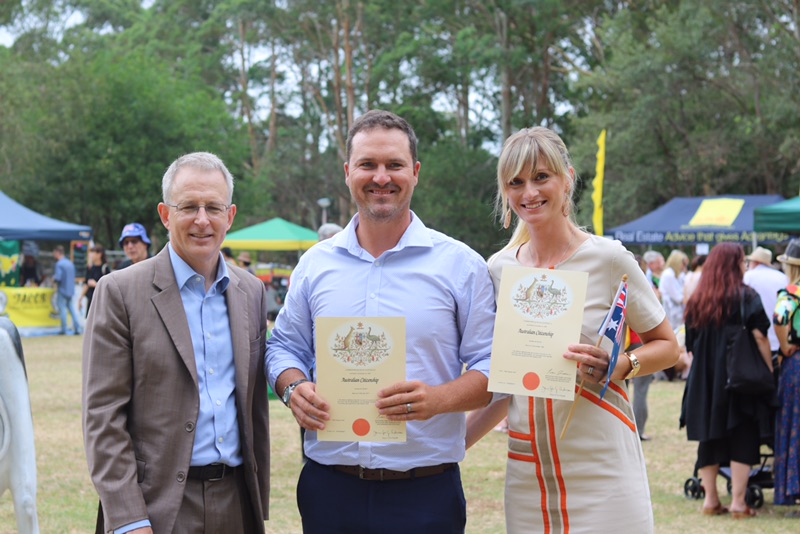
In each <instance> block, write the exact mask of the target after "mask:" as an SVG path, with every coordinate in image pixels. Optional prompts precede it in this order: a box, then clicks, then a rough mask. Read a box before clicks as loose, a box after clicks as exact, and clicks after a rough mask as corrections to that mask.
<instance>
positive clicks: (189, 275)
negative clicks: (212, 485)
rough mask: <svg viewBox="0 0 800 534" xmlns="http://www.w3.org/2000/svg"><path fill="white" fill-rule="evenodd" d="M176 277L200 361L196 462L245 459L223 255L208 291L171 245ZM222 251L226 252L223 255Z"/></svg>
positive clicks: (227, 277) (226, 272)
mask: <svg viewBox="0 0 800 534" xmlns="http://www.w3.org/2000/svg"><path fill="white" fill-rule="evenodd" d="M168 246H169V257H170V260H172V269H173V270H174V271H175V280H176V281H177V283H178V287H179V288H180V290H181V299H182V300H183V309H184V311H185V312H186V319H187V320H188V321H189V330H190V331H191V333H192V346H193V347H194V360H195V363H196V364H197V380H198V391H199V395H200V413H199V415H198V417H197V425H196V426H195V437H194V448H193V449H192V465H208V464H212V463H223V464H227V465H231V466H237V465H241V463H242V454H241V450H240V446H239V423H238V422H237V420H236V398H235V395H234V393H235V391H234V390H235V387H236V370H235V367H234V364H233V340H232V339H231V324H230V320H229V318H228V305H227V303H226V302H225V290H227V289H228V284H229V283H230V277H229V276H228V267H227V265H226V264H225V261H224V260H220V262H219V264H218V265H219V266H218V267H217V278H216V279H215V280H214V283H213V284H212V286H211V288H210V289H209V290H208V293H206V291H205V284H206V280H205V278H204V277H203V276H201V275H199V274H197V273H196V272H195V271H194V269H192V268H191V267H189V264H187V263H186V262H185V261H183V260H182V259H181V257H180V256H178V254H177V253H176V252H175V250H174V249H173V248H172V243H170V244H169V245H168ZM220 257H221V255H220Z"/></svg>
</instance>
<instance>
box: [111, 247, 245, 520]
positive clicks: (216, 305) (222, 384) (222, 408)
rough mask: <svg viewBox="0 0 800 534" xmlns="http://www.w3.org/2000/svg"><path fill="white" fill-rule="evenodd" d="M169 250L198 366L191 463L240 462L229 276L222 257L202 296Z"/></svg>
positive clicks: (199, 280) (200, 281) (200, 285)
mask: <svg viewBox="0 0 800 534" xmlns="http://www.w3.org/2000/svg"><path fill="white" fill-rule="evenodd" d="M167 246H168V247H169V258H170V260H171V261H172V270H173V271H174V272H175V280H176V282H177V283H178V287H179V288H180V291H181V300H182V301H183V309H184V311H185V312H186V319H187V321H188V322H189V331H190V332H191V333H192V347H194V360H195V363H196V365H197V381H198V394H199V396H200V412H199V414H198V417H197V424H196V425H195V437H194V448H193V449H192V462H191V463H192V465H208V464H212V463H223V464H227V465H231V466H237V465H241V464H242V453H241V449H240V445H239V423H238V421H237V419H236V398H235V391H234V389H235V386H236V369H235V367H234V363H233V339H232V338H231V325H230V320H229V318H228V305H227V303H226V302H225V290H226V289H228V284H229V283H230V277H229V276H228V267H227V266H226V265H225V261H224V260H223V259H222V255H221V254H220V262H219V266H218V267H217V277H216V279H215V280H214V284H213V285H212V286H211V288H210V289H209V290H208V292H206V289H205V288H206V286H205V284H206V280H205V278H204V277H203V276H201V275H199V274H197V272H195V270H194V269H192V268H191V267H190V266H189V264H188V263H186V262H185V261H183V259H181V257H180V256H178V253H177V252H175V250H174V249H173V248H172V243H170V244H169V245H167ZM149 526H150V521H149V520H143V521H137V522H136V523H131V524H129V525H125V526H123V527H122V528H118V529H116V530H115V531H114V534H126V533H127V532H130V531H131V530H135V529H137V528H142V527H149Z"/></svg>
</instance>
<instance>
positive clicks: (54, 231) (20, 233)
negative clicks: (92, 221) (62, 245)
mask: <svg viewBox="0 0 800 534" xmlns="http://www.w3.org/2000/svg"><path fill="white" fill-rule="evenodd" d="M91 237H92V227H91V226H83V225H80V224H72V223H68V222H64V221H59V220H58V219H52V218H50V217H47V216H45V215H42V214H41V213H37V212H35V211H33V210H32V209H29V208H26V207H25V206H23V205H22V204H20V203H18V202H16V201H14V200H13V199H12V198H11V197H9V196H8V195H6V194H5V193H3V192H2V191H0V241H22V240H31V241H79V240H87V239H89V238H91Z"/></svg>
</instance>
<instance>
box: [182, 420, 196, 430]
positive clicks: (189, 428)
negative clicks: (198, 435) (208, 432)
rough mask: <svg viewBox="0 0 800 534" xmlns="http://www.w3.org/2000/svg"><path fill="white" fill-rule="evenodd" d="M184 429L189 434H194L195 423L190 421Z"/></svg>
mask: <svg viewBox="0 0 800 534" xmlns="http://www.w3.org/2000/svg"><path fill="white" fill-rule="evenodd" d="M183 428H184V429H186V431H187V432H192V431H193V430H194V423H193V422H191V421H189V422H188V423H186V425H185V426H184V427H183Z"/></svg>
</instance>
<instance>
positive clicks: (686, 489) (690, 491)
mask: <svg viewBox="0 0 800 534" xmlns="http://www.w3.org/2000/svg"><path fill="white" fill-rule="evenodd" d="M683 494H684V495H685V496H686V498H687V499H694V500H698V499H702V498H703V497H705V496H706V490H704V489H703V486H702V484H700V479H699V478H697V477H692V478H687V479H686V482H684V484H683Z"/></svg>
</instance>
